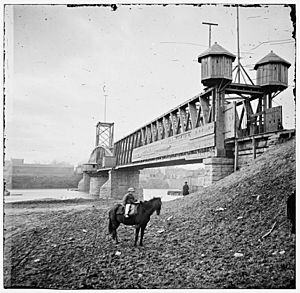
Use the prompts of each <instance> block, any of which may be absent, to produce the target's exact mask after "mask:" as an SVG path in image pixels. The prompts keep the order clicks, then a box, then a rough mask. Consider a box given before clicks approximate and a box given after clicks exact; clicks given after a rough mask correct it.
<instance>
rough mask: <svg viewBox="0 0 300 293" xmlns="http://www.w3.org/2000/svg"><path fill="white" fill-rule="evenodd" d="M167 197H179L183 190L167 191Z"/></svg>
mask: <svg viewBox="0 0 300 293" xmlns="http://www.w3.org/2000/svg"><path fill="white" fill-rule="evenodd" d="M167 195H176V196H178V195H182V193H181V190H179V189H178V190H168V191H167Z"/></svg>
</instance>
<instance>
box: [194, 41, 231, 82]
mask: <svg viewBox="0 0 300 293" xmlns="http://www.w3.org/2000/svg"><path fill="white" fill-rule="evenodd" d="M234 60H235V55H233V54H232V53H230V52H228V51H227V50H225V49H224V48H223V47H221V46H220V45H219V44H218V43H217V42H215V43H214V45H212V46H211V47H210V48H209V49H207V50H206V51H205V52H203V53H202V54H201V55H199V56H198V62H199V63H201V82H202V84H203V85H205V86H209V87H211V86H215V85H217V84H220V83H222V82H224V81H225V82H231V81H232V62H233V61H234Z"/></svg>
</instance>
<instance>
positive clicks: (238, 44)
mask: <svg viewBox="0 0 300 293" xmlns="http://www.w3.org/2000/svg"><path fill="white" fill-rule="evenodd" d="M236 20H237V26H236V27H237V53H238V67H237V77H238V83H240V82H241V72H240V71H241V61H240V60H241V57H240V25H239V6H238V5H237V6H236Z"/></svg>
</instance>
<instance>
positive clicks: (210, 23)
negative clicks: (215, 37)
mask: <svg viewBox="0 0 300 293" xmlns="http://www.w3.org/2000/svg"><path fill="white" fill-rule="evenodd" d="M202 24H206V25H208V26H209V29H208V46H209V48H210V47H211V26H212V25H218V24H217V23H212V22H202Z"/></svg>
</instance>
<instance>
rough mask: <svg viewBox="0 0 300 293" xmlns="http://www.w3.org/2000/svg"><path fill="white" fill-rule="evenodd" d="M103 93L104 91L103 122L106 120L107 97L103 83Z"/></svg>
mask: <svg viewBox="0 0 300 293" xmlns="http://www.w3.org/2000/svg"><path fill="white" fill-rule="evenodd" d="M103 93H104V122H106V97H107V94H105V84H104V86H103Z"/></svg>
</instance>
